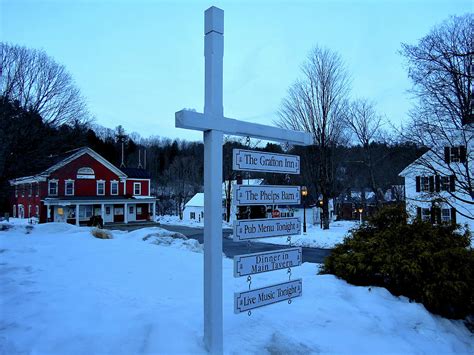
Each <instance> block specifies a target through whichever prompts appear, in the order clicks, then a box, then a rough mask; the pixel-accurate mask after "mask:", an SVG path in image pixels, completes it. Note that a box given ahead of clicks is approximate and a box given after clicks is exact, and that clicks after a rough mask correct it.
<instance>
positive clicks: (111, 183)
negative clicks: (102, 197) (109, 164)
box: [110, 180, 119, 196]
mask: <svg viewBox="0 0 474 355" xmlns="http://www.w3.org/2000/svg"><path fill="white" fill-rule="evenodd" d="M114 184H116V185H117V193H115V194H114V192H113V191H114V190H113V189H112V186H113V185H114ZM110 194H111V195H113V196H117V195H118V194H119V182H118V181H117V180H112V181H110Z"/></svg>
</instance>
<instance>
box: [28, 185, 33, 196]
mask: <svg viewBox="0 0 474 355" xmlns="http://www.w3.org/2000/svg"><path fill="white" fill-rule="evenodd" d="M32 195H33V184H30V189H29V191H28V197H31V196H32Z"/></svg>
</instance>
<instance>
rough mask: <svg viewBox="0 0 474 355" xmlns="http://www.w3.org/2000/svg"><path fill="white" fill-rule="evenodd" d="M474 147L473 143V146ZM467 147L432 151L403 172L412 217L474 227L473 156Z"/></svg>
mask: <svg viewBox="0 0 474 355" xmlns="http://www.w3.org/2000/svg"><path fill="white" fill-rule="evenodd" d="M470 148H472V146H471V147H470ZM468 150H472V149H466V146H462V145H460V146H446V147H444V151H442V152H440V151H439V149H438V151H434V150H429V151H428V152H426V153H425V154H424V155H422V156H421V157H420V158H418V159H417V160H415V161H414V162H413V163H411V164H410V165H408V166H407V167H406V168H405V169H403V171H402V172H401V173H400V176H402V177H403V178H404V179H405V197H406V208H407V212H408V214H409V216H410V219H411V220H413V219H414V218H419V219H421V220H425V221H430V222H431V223H433V224H439V223H458V224H461V225H465V224H468V225H470V226H471V229H472V227H474V200H473V198H474V196H471V195H470V194H469V188H468V182H467V180H466V179H467V177H468V176H469V175H471V176H473V170H472V166H473V165H472V163H473V161H472V155H471V156H470V154H469V153H470V152H469V151H468Z"/></svg>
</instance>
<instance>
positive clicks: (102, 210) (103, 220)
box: [100, 203, 105, 224]
mask: <svg viewBox="0 0 474 355" xmlns="http://www.w3.org/2000/svg"><path fill="white" fill-rule="evenodd" d="M100 217H101V218H102V223H104V224H105V207H104V204H103V203H101V204H100Z"/></svg>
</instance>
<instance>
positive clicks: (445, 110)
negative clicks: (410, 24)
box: [401, 14, 474, 218]
mask: <svg viewBox="0 0 474 355" xmlns="http://www.w3.org/2000/svg"><path fill="white" fill-rule="evenodd" d="M473 33H474V16H473V15H472V14H466V15H463V16H459V17H456V16H454V17H450V18H449V19H448V20H446V21H445V22H443V23H442V24H441V25H438V26H436V27H434V28H433V29H432V30H431V32H430V33H429V34H428V35H427V36H425V37H423V38H422V39H420V40H419V42H418V43H417V44H415V45H409V44H403V45H402V50H401V54H402V55H403V56H404V57H405V58H406V60H407V65H408V75H409V77H410V78H411V80H412V81H413V89H412V93H413V94H414V95H415V98H416V99H417V103H416V106H415V107H414V108H413V110H412V111H411V112H410V116H411V122H410V123H409V125H408V126H407V127H405V128H404V129H403V128H402V135H403V136H404V137H405V138H406V139H409V140H411V141H413V142H416V143H417V144H420V145H424V146H426V147H429V148H430V150H431V151H430V152H429V154H425V155H424V156H423V157H422V158H420V159H418V160H417V163H418V164H419V165H420V166H422V167H423V168H424V169H425V171H428V172H431V173H432V175H435V176H436V175H439V176H441V177H443V176H444V177H451V176H453V177H454V183H455V190H456V193H452V192H450V198H444V197H443V196H446V193H445V192H443V194H439V196H438V197H439V198H440V199H441V200H442V201H443V202H446V203H448V204H452V203H453V201H457V202H462V203H467V204H471V205H472V204H474V191H473V180H472V179H473V176H472V174H473V172H472V166H473V165H472V164H473V158H474V152H473V149H474V128H473V127H474V120H473V116H472V114H473V112H472V109H473V96H472V84H473V73H472V66H473V56H474V47H473V40H472V35H473ZM452 148H454V149H455V151H457V152H458V155H459V157H457V158H456V157H454V159H455V160H456V161H453V159H451V158H450V151H449V150H447V149H452ZM458 212H460V213H462V212H461V211H458ZM467 217H469V218H474V216H472V215H471V216H469V215H468V216H467Z"/></svg>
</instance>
